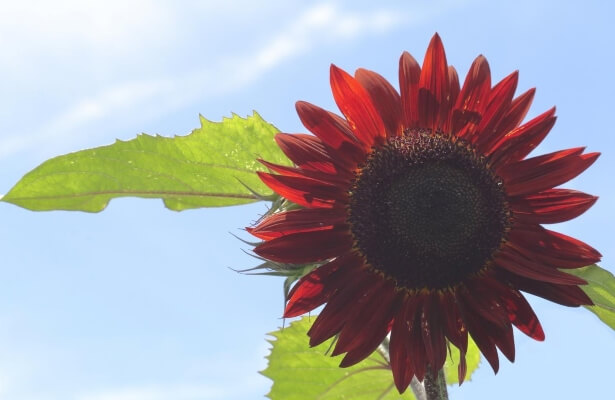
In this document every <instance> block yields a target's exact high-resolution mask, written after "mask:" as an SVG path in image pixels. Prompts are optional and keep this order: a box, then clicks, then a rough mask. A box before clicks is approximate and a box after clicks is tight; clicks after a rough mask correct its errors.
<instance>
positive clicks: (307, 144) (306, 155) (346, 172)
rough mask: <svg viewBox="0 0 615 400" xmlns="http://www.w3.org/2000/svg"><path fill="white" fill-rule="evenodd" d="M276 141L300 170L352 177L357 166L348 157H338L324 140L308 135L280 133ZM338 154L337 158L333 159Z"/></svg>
mask: <svg viewBox="0 0 615 400" xmlns="http://www.w3.org/2000/svg"><path fill="white" fill-rule="evenodd" d="M275 141H276V143H277V144H278V146H280V149H282V151H283V152H284V154H286V156H287V157H288V158H289V159H290V160H291V161H292V162H293V163H295V165H297V166H298V167H300V168H303V169H305V170H308V171H320V172H325V173H329V174H338V175H342V176H348V177H350V176H352V173H351V172H350V170H351V169H353V168H354V167H355V165H356V163H355V162H354V161H352V159H348V158H346V157H347V155H346V156H343V157H339V156H337V154H336V152H335V150H331V149H330V148H329V147H328V146H327V145H325V144H324V143H323V142H322V140H320V139H319V138H317V137H316V136H312V135H307V134H301V133H297V134H289V133H278V134H277V135H276V136H275ZM332 154H336V157H332Z"/></svg>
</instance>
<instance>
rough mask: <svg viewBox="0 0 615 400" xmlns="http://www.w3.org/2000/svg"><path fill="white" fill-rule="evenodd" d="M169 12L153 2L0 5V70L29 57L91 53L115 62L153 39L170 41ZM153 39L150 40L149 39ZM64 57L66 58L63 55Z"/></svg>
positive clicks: (27, 0) (69, 0)
mask: <svg viewBox="0 0 615 400" xmlns="http://www.w3.org/2000/svg"><path fill="white" fill-rule="evenodd" d="M172 14H173V12H172V9H171V8H169V7H166V6H165V3H164V2H160V1H155V0H88V1H81V0H56V1H53V2H49V1H46V0H22V1H6V2H2V12H1V13H0V49H2V53H3V54H2V55H3V63H2V65H1V66H0V69H7V68H9V69H12V70H13V71H18V70H19V69H20V68H23V67H27V66H28V64H29V63H30V62H31V61H32V59H31V55H32V54H43V55H44V54H50V53H71V52H74V51H75V50H78V51H79V54H71V55H73V56H77V57H86V56H88V55H89V54H92V53H93V52H98V53H104V54H107V55H108V54H111V55H115V56H121V55H122V54H124V53H125V52H126V51H130V50H131V49H133V48H134V47H135V45H136V44H140V45H142V44H146V43H147V42H148V41H150V39H151V37H153V36H154V35H156V36H158V35H164V36H169V35H172V32H173V29H172V25H171V24H169V22H172V21H173V17H172ZM154 37H155V36H154ZM67 55H68V54H67Z"/></svg>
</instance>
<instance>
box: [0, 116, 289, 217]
mask: <svg viewBox="0 0 615 400" xmlns="http://www.w3.org/2000/svg"><path fill="white" fill-rule="evenodd" d="M277 132H278V130H277V129H276V128H275V127H274V126H273V125H271V124H269V123H267V122H265V121H264V120H263V119H262V118H261V117H260V115H258V114H256V113H254V115H252V116H249V117H247V118H240V117H239V116H237V115H233V116H232V117H231V118H224V119H223V121H222V122H219V123H216V122H211V121H208V120H206V119H205V118H203V117H201V127H200V128H197V129H195V130H194V131H192V133H190V134H189V135H186V136H175V137H173V138H168V137H161V136H150V135H147V134H141V135H139V136H137V137H136V138H135V139H132V140H129V141H120V140H118V141H116V142H115V143H114V144H112V145H109V146H103V147H97V148H94V149H88V150H83V151H78V152H75V153H71V154H67V155H63V156H60V157H55V158H53V159H50V160H48V161H46V162H44V163H43V164H41V165H40V166H38V167H37V168H35V169H34V170H32V171H31V172H29V173H28V174H26V175H25V176H24V177H23V178H22V179H21V180H20V181H19V182H18V183H17V184H16V185H15V186H14V187H13V188H12V189H11V190H10V192H9V193H7V194H6V195H5V196H4V197H3V198H2V199H1V200H2V201H5V202H9V203H13V204H16V205H18V206H21V207H24V208H28V209H30V210H37V211H40V210H80V211H88V212H98V211H101V210H103V209H104V208H105V207H106V206H107V204H108V203H109V201H110V200H111V199H112V198H116V197H127V196H133V197H147V198H160V199H163V201H164V204H165V206H166V207H168V208H170V209H172V210H177V211H180V210H185V209H189V208H198V207H217V206H230V205H235V204H243V203H249V202H253V201H256V200H258V195H257V194H256V193H258V194H261V195H265V196H266V195H271V194H272V192H271V190H269V189H268V188H267V187H266V186H265V185H264V184H263V183H262V182H261V181H260V179H259V178H258V176H257V175H256V174H255V173H254V171H257V170H265V167H264V166H262V165H261V164H260V163H259V162H258V161H257V160H256V159H257V158H259V157H262V158H264V159H267V160H268V161H271V162H274V163H279V164H289V161H288V160H287V159H286V157H285V156H284V154H283V153H282V152H281V151H280V149H279V147H278V146H277V144H276V143H275V141H274V139H273V138H274V136H275V134H276V133H277Z"/></svg>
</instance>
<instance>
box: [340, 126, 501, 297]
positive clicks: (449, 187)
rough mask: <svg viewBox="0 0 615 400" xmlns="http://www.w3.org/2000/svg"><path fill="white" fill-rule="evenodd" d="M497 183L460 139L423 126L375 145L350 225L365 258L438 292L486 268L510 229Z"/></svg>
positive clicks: (405, 281) (409, 284)
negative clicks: (436, 132) (434, 131)
mask: <svg viewBox="0 0 615 400" xmlns="http://www.w3.org/2000/svg"><path fill="white" fill-rule="evenodd" d="M509 214H510V213H509V210H508V206H507V204H506V201H505V194H504V191H503V188H502V182H501V180H500V179H499V178H497V177H496V176H495V175H494V174H493V173H492V172H491V171H490V170H489V168H488V166H487V164H486V162H485V160H484V158H482V157H479V156H477V154H476V152H475V151H474V150H473V149H472V148H471V147H470V146H469V145H468V144H467V143H465V142H464V141H462V140H454V139H453V138H452V137H450V136H444V135H441V134H431V133H430V132H429V131H426V130H416V131H412V132H408V133H407V134H406V135H404V136H402V137H397V138H393V139H391V140H389V141H388V142H387V143H386V144H385V145H384V146H382V147H380V148H377V149H374V150H373V152H372V153H371V155H370V157H369V158H368V160H367V162H366V163H365V164H364V165H363V166H361V168H360V169H359V170H358V172H357V177H356V180H355V182H354V184H353V186H352V188H351V195H350V202H349V223H350V226H351V231H352V234H353V236H354V238H355V240H356V245H357V247H358V248H359V249H360V251H361V253H362V254H363V255H364V257H365V258H366V259H367V261H368V263H369V264H370V265H371V266H372V267H373V268H375V269H376V270H378V271H380V272H382V273H384V274H385V275H386V276H388V277H390V278H392V279H395V280H396V282H397V284H398V285H400V286H403V287H406V288H407V289H417V290H418V289H424V288H430V289H441V288H445V287H448V286H454V285H455V284H457V283H459V282H461V281H463V280H464V279H465V278H467V277H468V276H469V275H470V274H472V273H475V272H478V271H479V270H480V269H482V268H484V267H486V266H487V264H488V261H489V260H490V258H491V256H492V254H493V253H494V251H495V250H497V248H498V247H499V245H500V243H501V242H502V239H503V237H504V234H505V232H506V229H507V228H508V226H509Z"/></svg>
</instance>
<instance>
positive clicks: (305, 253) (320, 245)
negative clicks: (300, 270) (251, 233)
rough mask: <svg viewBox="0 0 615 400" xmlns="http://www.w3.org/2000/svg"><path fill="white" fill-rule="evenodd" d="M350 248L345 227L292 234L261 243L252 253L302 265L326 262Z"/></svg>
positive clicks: (350, 239)
mask: <svg viewBox="0 0 615 400" xmlns="http://www.w3.org/2000/svg"><path fill="white" fill-rule="evenodd" d="M350 246H352V237H351V236H350V234H349V232H348V229H347V228H346V227H333V228H332V229H327V230H321V231H312V232H301V233H294V234H292V235H286V236H281V237H279V238H275V239H271V240H269V241H267V242H264V243H261V244H259V245H258V246H256V247H255V248H254V252H255V253H256V254H258V255H259V256H261V257H264V258H266V259H269V260H273V261H278V262H283V263H292V264H303V263H310V262H316V261H322V260H326V259H328V258H332V257H335V256H337V255H338V254H341V253H343V252H344V251H346V250H347V249H349V248H350Z"/></svg>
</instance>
